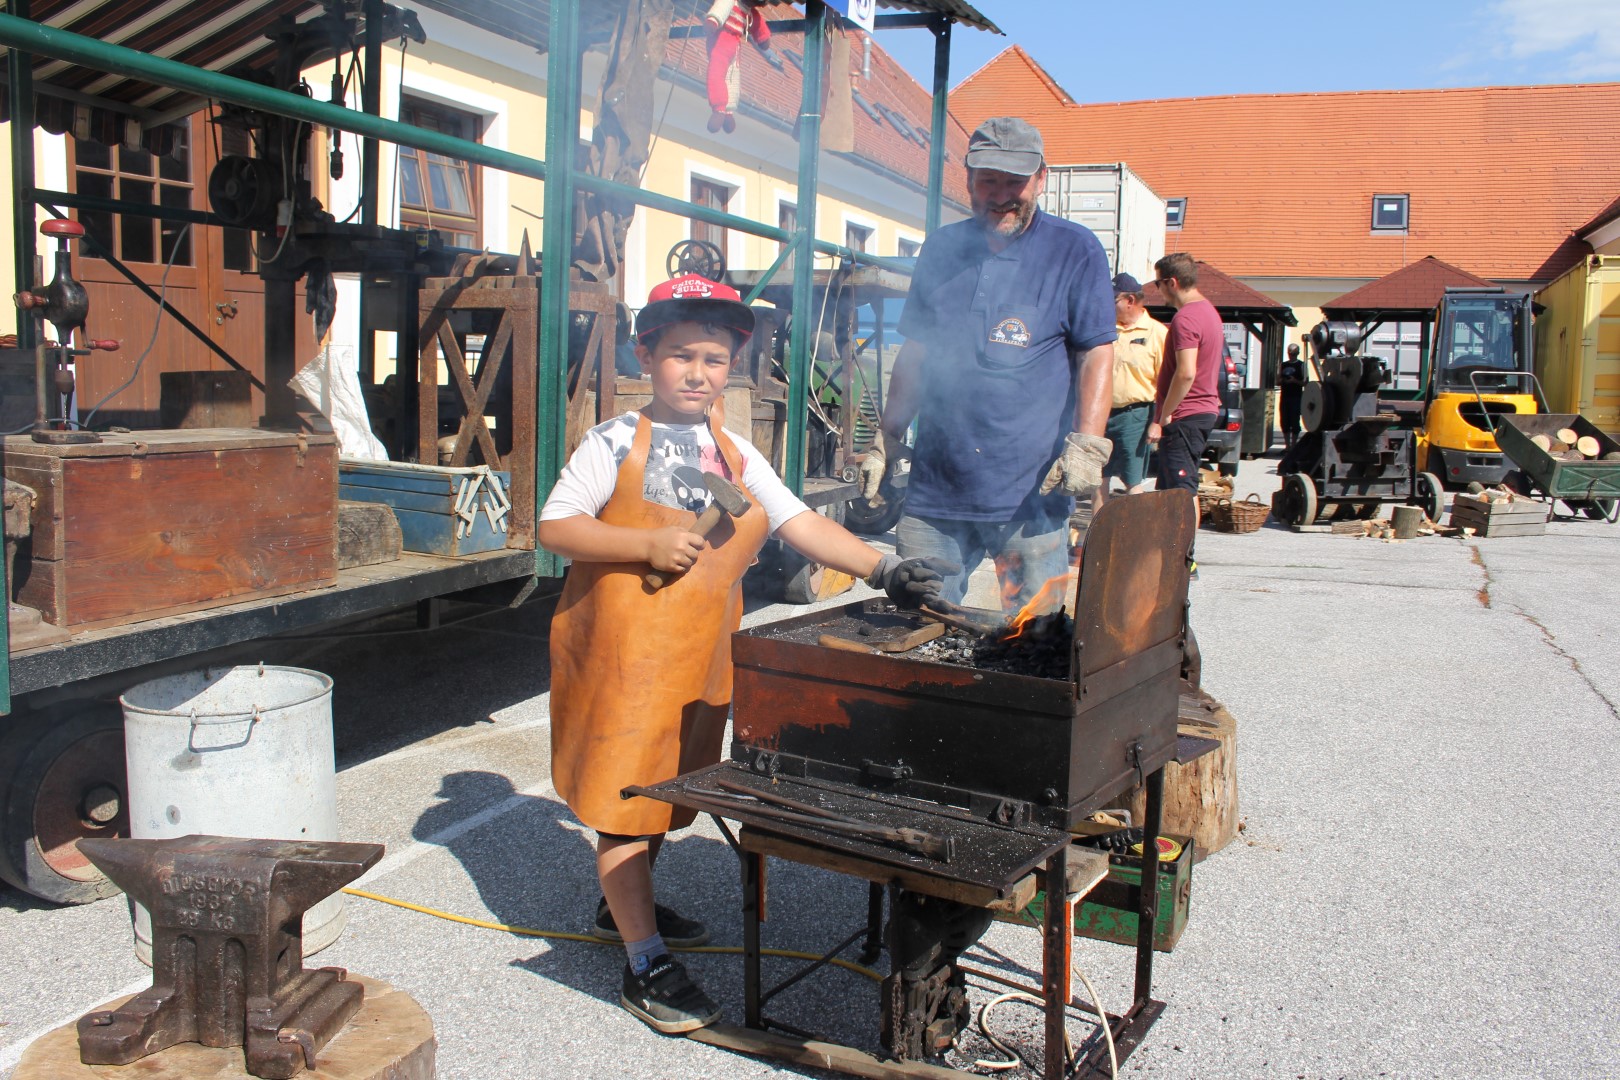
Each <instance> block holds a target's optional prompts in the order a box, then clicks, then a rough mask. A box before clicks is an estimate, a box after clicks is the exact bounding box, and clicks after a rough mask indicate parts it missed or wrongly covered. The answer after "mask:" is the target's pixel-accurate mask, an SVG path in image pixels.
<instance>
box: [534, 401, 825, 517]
mask: <svg viewBox="0 0 1620 1080" xmlns="http://www.w3.org/2000/svg"><path fill="white" fill-rule="evenodd" d="M640 418H641V414H640V413H634V412H630V413H625V414H624V415H623V416H616V417H614V418H613V419H612V420H608V421H606V422H605V423H601V424H598V425H596V426H595V427H593V428H592V429H591V430H590V431H588V432H586V434H585V438H584V440H583V441H581V442H580V444H579V449H577V450H575V451H574V455H573V457H571V458H569V459H568V464H567V465H566V466H564V467H563V471H562V474H561V475H560V476H558V478H557V486H556V487H554V488H552V489H551V495H550V496H549V497H548V498H547V499H546V505H545V507H544V508H543V509H542V510H541V511H540V520H541V521H556V520H559V519H561V518H568V517H573V516H574V515H576V514H585V515H588V516H590V517H596V516H597V515H598V514H600V513H601V512H602V508H603V507H604V506H606V505H607V503H608V500H609V499H610V498H612V497H613V488H614V487H615V485H617V483H618V481H619V467H620V466H621V465H623V464H624V461H625V459H626V458H628V457H629V456H630V446H631V443H633V442H634V441H635V437H636V422H637V421H638V420H639V419H640ZM726 435H727V436H729V437H730V439H731V441H732V443H733V444H735V445H736V447H737V450H738V452H739V453H741V454H742V459H743V474H742V485H743V486H744V487H746V488H747V489H748V491H749V493H750V494H752V495H753V497H754V498H755V499H757V500H758V501H759V505H760V507H761V508H762V509H764V511H765V517H766V520H767V521H769V523H770V531H771V532H772V533H775V532H776V530H777V529H779V528H781V527H782V525H783V524H785V523H786V522H788V521H789V520H791V519H792V518H795V517H798V516H799V515H800V514H803V513H805V512H806V511H808V510H809V509H810V508H809V507H808V506H806V505H805V504H804V502H803V500H801V499H800V498H799V497H798V496H796V495H794V494H793V492H791V491H789V490H788V488H787V485H786V484H784V483H782V480H781V478H780V477H779V476H777V475H776V470H774V469H772V468H771V465H770V462H768V461H766V460H765V457H764V455H763V454H761V453H760V452H759V451H758V450H756V449H754V445H753V444H752V443H750V442H749V441H748V440H747V439H744V438H743V437H742V436H740V435H738V434H737V433H735V432H732V431H728V432H726ZM706 472H712V473H719V474H720V475H721V476H723V477H725V478H726V479H727V480H733V481H735V480H736V479H737V478H736V477H734V476H732V475H731V474H730V471H729V470H728V469H727V468H726V464H725V461H724V459H722V458H721V456H720V447H719V446H718V445H717V444H716V443H715V439H714V432H713V431H711V430H709V425H708V424H707V423H705V422H699V423H696V424H660V423H656V422H654V424H653V426H652V445H651V446H650V447H648V450H647V468H646V473H645V477H644V480H643V487H642V492H641V494H642V498H644V499H646V500H647V501H648V502H654V503H658V504H659V505H660V506H672V507H675V508H677V509H680V510H691V511H694V512H697V511H701V510H702V509H703V508H704V507H706V506H708V505H709V502H710V500H711V499H712V498H713V496H711V495H710V494H709V489H708V487H707V486H706V485H705V484H704V483H703V474H704V473H706Z"/></svg>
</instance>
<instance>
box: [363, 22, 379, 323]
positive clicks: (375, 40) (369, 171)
mask: <svg viewBox="0 0 1620 1080" xmlns="http://www.w3.org/2000/svg"><path fill="white" fill-rule="evenodd" d="M365 11H366V44H365V49H366V62H365V65H364V67H363V68H362V69H361V70H362V73H363V77H364V78H365V80H366V81H365V86H364V88H363V90H362V92H361V94H360V108H361V109H362V110H363V111H365V112H366V113H368V114H369V115H371V116H381V115H382V46H383V40H382V38H383V36H382V20H383V2H382V0H366V8H365ZM381 165H382V152H381V148H380V146H379V144H378V142H377V140H376V139H375V138H367V139H362V140H361V142H360V224H362V225H376V224H378V221H377V202H378V197H377V186H378V183H379V182H380V180H381V179H382V173H381ZM362 295H363V294H362ZM363 302H364V301H362V303H363ZM361 321H362V323H363V322H364V319H362V320H361Z"/></svg>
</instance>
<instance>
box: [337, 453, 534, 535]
mask: <svg viewBox="0 0 1620 1080" xmlns="http://www.w3.org/2000/svg"><path fill="white" fill-rule="evenodd" d="M338 472H339V476H340V479H339V484H338V490H339V492H340V493H341V494H342V496H343V498H345V499H348V500H350V501H352V502H371V503H385V504H387V505H388V506H391V507H393V508H394V516H395V517H396V518H398V519H399V529H400V532H401V534H402V535H403V537H404V544H405V550H406V551H421V552H425V553H427V554H429V555H450V556H457V555H471V554H473V553H475V552H479V551H496V550H499V549H500V548H504V547H506V540H507V528H508V526H509V523H510V518H511V509H512V502H511V499H510V497H509V495H508V494H507V493H508V492H509V490H510V486H509V485H510V477H509V474H507V473H504V472H491V471H490V470H489V469H487V468H485V467H484V466H482V465H474V466H469V467H462V468H458V467H453V466H448V465H411V464H408V463H406V462H400V461H363V460H360V459H357V458H356V459H349V458H345V459H344V460H343V461H342V462H341V463H340V464H339V466H338Z"/></svg>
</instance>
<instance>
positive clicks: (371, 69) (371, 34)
mask: <svg viewBox="0 0 1620 1080" xmlns="http://www.w3.org/2000/svg"><path fill="white" fill-rule="evenodd" d="M382 12H383V4H382V0H365V16H366V38H365V58H366V62H365V63H364V64H363V65H361V68H360V77H361V78H362V79H364V80H365V82H364V83H363V84H362V86H361V92H360V108H361V110H362V111H363V112H365V113H368V114H369V115H371V116H381V115H382V81H383V80H382V46H383V41H382V19H383V14H382ZM381 163H382V151H381V144H379V143H378V142H377V140H376V139H361V140H360V224H361V225H377V224H379V222H378V220H377V203H378V196H377V186H378V184H379V182H380V181H381V178H382V173H381V171H380V170H381ZM360 281H361V285H360V304H359V310H358V311H357V312H356V313H355V314H356V316H357V322H358V323H359V329H360V357H359V372H360V382H361V383H362V384H363V385H366V386H371V385H373V384H375V383H376V381H377V334H376V331H374V330H372V329H371V312H370V310H369V308H370V307H371V304H370V302H369V301H368V299H367V297H368V296H369V295H370V293H371V290H370V289H368V288H367V287H366V275H364V274H362V275H361V276H360ZM394 329H395V331H398V330H400V329H402V328H401V327H399V326H397V325H396V326H395V327H394ZM399 344H401V345H404V344H405V342H404V341H403V340H401V341H400V343H399Z"/></svg>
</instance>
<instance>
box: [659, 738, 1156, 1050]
mask: <svg viewBox="0 0 1620 1080" xmlns="http://www.w3.org/2000/svg"><path fill="white" fill-rule="evenodd" d="M675 782H679V778H678V779H677V781H673V782H672V783H675ZM1144 787H1145V789H1146V795H1147V806H1146V812H1145V815H1144V819H1143V823H1142V824H1143V831H1144V835H1145V836H1157V835H1158V833H1159V829H1160V826H1161V824H1162V818H1163V808H1164V771H1163V769H1162V768H1160V769H1157V770H1155V771H1153V772H1151V773H1149V774H1148V775H1147V776H1146V777H1145V784H1144ZM627 790H630V789H627ZM634 791H635V793H636V794H642V795H646V796H648V797H652V798H663V799H665V801H669V802H676V803H677V805H678V804H679V799H678V796H675V797H671V793H669V792H660V791H658V790H656V789H645V788H638V789H634ZM705 810H706V812H707V808H705ZM710 816H711V817H712V818H713V820H714V821H715V823H716V825H718V826H719V828H720V830H721V833H722V834H723V835H724V836H725V838H726V842H727V844H728V845H729V846H730V847H731V849H732V851H734V852H735V853H736V855H737V858H738V861H739V863H740V864H741V866H740V871H741V884H742V916H743V920H742V921H743V1009H744V1024H745V1028H744V1029H736V1028H731V1027H726V1026H718V1027H715V1028H704V1029H701V1030H699V1031H695V1032H693V1033H692V1034H691V1036H690V1037H691V1038H693V1039H696V1040H698V1041H700V1042H706V1043H710V1044H711V1045H715V1046H720V1047H723V1048H725V1049H729V1050H735V1051H739V1052H743V1053H749V1054H755V1055H760V1056H767V1057H775V1058H780V1059H784V1060H789V1061H797V1062H800V1063H808V1064H814V1065H816V1066H817V1067H819V1068H825V1069H831V1070H834V1071H837V1072H844V1073H848V1074H851V1075H859V1076H874V1075H876V1076H883V1077H895V1078H899V1077H938V1078H946V1077H952V1076H973V1075H979V1074H976V1073H967V1072H963V1071H961V1070H957V1069H949V1068H944V1067H941V1066H934V1065H928V1064H924V1063H918V1062H893V1061H879V1060H878V1059H876V1058H873V1057H871V1056H869V1055H866V1054H864V1053H861V1052H859V1051H855V1050H854V1049H853V1048H850V1047H843V1046H840V1045H838V1044H833V1043H826V1042H821V1041H819V1040H816V1038H815V1036H814V1035H813V1034H812V1033H811V1032H808V1031H805V1030H803V1029H801V1028H798V1027H795V1026H794V1025H792V1024H788V1023H785V1022H783V1021H781V1020H777V1019H774V1018H772V1017H769V1016H767V1015H766V1014H765V1006H766V1004H767V1003H768V1002H769V1001H770V1000H771V999H772V998H774V997H776V996H777V995H778V994H780V993H782V992H783V991H784V990H786V989H788V988H789V987H791V986H793V985H795V984H797V983H798V982H800V981H801V980H803V979H804V978H806V977H807V976H809V975H810V974H811V973H813V972H815V971H817V970H819V969H820V968H822V967H825V966H826V965H827V964H828V963H829V962H831V961H832V960H833V959H834V958H836V957H838V956H839V955H840V954H841V953H843V952H844V951H845V950H847V949H849V948H850V947H851V946H852V945H854V944H855V942H856V941H858V940H861V939H863V938H864V939H865V940H864V953H863V959H867V960H871V959H875V958H876V956H877V952H878V946H877V943H878V941H879V939H880V937H881V936H882V933H883V931H882V921H883V893H884V891H885V890H887V891H888V893H889V896H890V903H891V906H892V904H893V901H894V899H895V896H896V894H897V893H898V892H899V891H900V885H899V884H898V883H896V882H895V880H894V877H895V872H894V870H893V869H892V868H890V867H887V866H884V865H882V864H879V863H876V862H867V863H866V868H864V869H862V870H860V871H859V873H860V876H861V877H863V878H864V879H865V880H866V881H867V883H868V888H869V891H868V903H867V921H866V924H865V925H864V926H862V927H861V928H860V929H858V930H857V931H855V932H854V933H852V934H850V935H849V936H848V937H846V938H844V939H843V940H842V941H841V942H839V943H838V944H837V945H835V946H834V947H833V948H832V949H830V950H828V951H827V952H826V953H823V954H822V955H821V956H820V957H818V958H817V959H815V960H812V961H807V962H806V963H805V965H804V966H802V967H801V968H800V969H799V970H797V971H795V972H794V973H792V974H791V975H789V976H788V977H787V978H786V979H784V980H782V981H781V982H779V983H777V984H776V985H775V986H772V987H770V988H766V987H765V985H764V977H763V973H762V971H761V959H762V957H763V955H764V952H763V945H762V943H761V932H760V924H761V923H762V922H763V921H764V920H763V908H764V906H765V855H764V854H762V853H760V852H758V851H751V850H748V844H747V842H746V837H747V834H746V833H744V834H741V835H740V836H736V835H733V834H732V832H731V830H730V828H728V827H727V825H726V823H725V821H724V820H722V816H721V815H720V814H717V813H711V814H710ZM762 831H765V832H769V831H770V830H768V829H762ZM790 839H791V840H793V842H795V843H801V842H802V841H800V840H799V838H797V837H793V838H790ZM1069 847H1070V845H1069V844H1067V843H1064V844H1060V845H1059V846H1057V848H1056V849H1055V850H1053V851H1052V852H1051V853H1050V854H1049V855H1048V856H1047V858H1046V860H1045V867H1044V872H1045V875H1046V881H1047V883H1048V887H1047V892H1046V895H1047V899H1046V903H1045V905H1044V918H1043V925H1042V928H1041V938H1042V943H1041V960H1042V965H1041V966H1042V969H1043V977H1042V984H1041V986H1040V988H1039V996H1040V997H1041V998H1043V999H1044V1000H1045V1002H1046V1004H1045V1010H1044V1011H1045V1032H1044V1044H1045V1046H1044V1055H1045V1067H1044V1070H1043V1073H1042V1076H1043V1080H1089V1078H1092V1077H1105V1076H1107V1075H1108V1064H1107V1062H1108V1049H1107V1046H1106V1045H1105V1044H1104V1043H1103V1042H1101V1041H1099V1042H1098V1044H1097V1045H1096V1046H1094V1047H1093V1048H1092V1049H1091V1050H1090V1051H1089V1052H1088V1053H1086V1054H1085V1055H1084V1056H1083V1057H1081V1058H1080V1059H1079V1060H1077V1061H1074V1062H1072V1063H1071V1062H1069V1061H1068V1060H1067V1054H1066V1051H1065V1049H1064V1035H1065V1010H1066V1009H1067V1008H1068V1007H1069V1006H1071V1005H1072V1006H1074V1007H1076V1008H1079V1009H1081V1010H1082V1011H1085V1012H1091V1013H1095V1007H1094V1006H1092V1004H1091V1003H1090V1002H1086V1001H1084V1000H1077V999H1076V998H1075V997H1074V996H1073V994H1072V992H1071V986H1070V981H1071V980H1070V972H1071V955H1072V943H1073V940H1074V930H1073V926H1074V903H1075V898H1074V897H1071V896H1069V895H1067V893H1066V890H1059V892H1060V896H1059V898H1058V901H1057V902H1054V899H1053V890H1052V888H1051V883H1052V882H1054V881H1061V882H1066V881H1067V880H1068V871H1069ZM772 854H775V855H777V856H778V857H783V858H791V855H789V854H786V853H784V852H782V851H781V850H776V851H773V852H772ZM840 855H841V856H842V857H843V858H845V859H855V860H859V856H857V855H851V854H850V853H848V852H844V851H841V852H840ZM847 872H849V873H855V872H856V871H855V870H850V871H847ZM1158 880H1159V860H1158V851H1157V849H1156V848H1155V847H1153V846H1152V845H1148V844H1144V845H1143V853H1142V883H1141V886H1140V890H1139V905H1140V906H1139V907H1138V908H1137V938H1136V978H1135V986H1134V990H1133V994H1132V1000H1131V1005H1130V1007H1129V1008H1128V1009H1126V1010H1125V1012H1124V1013H1121V1014H1117V1015H1116V1014H1112V1013H1105V1014H1104V1016H1103V1017H1102V1019H1103V1021H1104V1022H1105V1023H1107V1024H1108V1026H1109V1030H1110V1031H1111V1032H1112V1034H1113V1039H1114V1048H1115V1056H1116V1058H1117V1060H1118V1061H1119V1062H1121V1063H1123V1062H1124V1061H1125V1060H1126V1059H1127V1058H1128V1057H1129V1056H1130V1055H1131V1053H1132V1052H1133V1051H1134V1050H1135V1049H1136V1048H1137V1047H1138V1046H1140V1045H1141V1044H1142V1040H1143V1039H1144V1038H1145V1037H1146V1035H1147V1032H1148V1030H1149V1029H1150V1028H1151V1027H1152V1026H1153V1024H1154V1022H1155V1021H1157V1020H1158V1018H1159V1016H1160V1014H1161V1013H1163V1012H1164V1002H1162V1001H1158V1000H1156V999H1154V997H1153V934H1154V927H1155V924H1156V922H1157V916H1158ZM918 891H924V890H918ZM891 936H892V935H891ZM886 945H887V947H888V948H889V950H890V955H891V956H892V955H894V950H895V946H896V942H894V941H893V940H890V941H888V942H886ZM962 970H963V971H964V973H965V974H970V975H975V976H977V977H980V978H989V979H991V980H992V981H996V982H1003V983H1006V984H1008V985H1011V986H1017V987H1019V988H1020V989H1025V990H1033V989H1034V988H1032V987H1024V986H1021V984H1018V983H1015V982H1013V981H1012V980H1009V979H1005V978H1002V977H1000V976H994V975H989V974H987V973H985V972H982V971H978V970H975V969H971V968H963V969H962ZM772 1029H775V1031H776V1032H785V1033H786V1034H787V1035H788V1036H791V1038H787V1037H782V1036H779V1035H776V1034H774V1033H773V1031H772ZM840 1052H842V1053H840Z"/></svg>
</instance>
